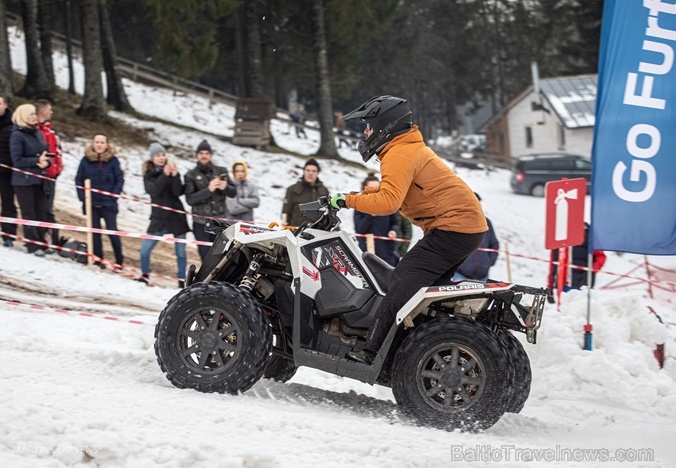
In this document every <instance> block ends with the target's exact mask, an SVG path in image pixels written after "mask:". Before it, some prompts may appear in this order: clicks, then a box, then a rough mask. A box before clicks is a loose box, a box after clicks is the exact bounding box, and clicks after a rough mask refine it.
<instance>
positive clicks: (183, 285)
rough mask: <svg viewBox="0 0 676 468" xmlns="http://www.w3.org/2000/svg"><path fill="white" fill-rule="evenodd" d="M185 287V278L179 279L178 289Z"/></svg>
mask: <svg viewBox="0 0 676 468" xmlns="http://www.w3.org/2000/svg"><path fill="white" fill-rule="evenodd" d="M183 288H185V280H178V289H183Z"/></svg>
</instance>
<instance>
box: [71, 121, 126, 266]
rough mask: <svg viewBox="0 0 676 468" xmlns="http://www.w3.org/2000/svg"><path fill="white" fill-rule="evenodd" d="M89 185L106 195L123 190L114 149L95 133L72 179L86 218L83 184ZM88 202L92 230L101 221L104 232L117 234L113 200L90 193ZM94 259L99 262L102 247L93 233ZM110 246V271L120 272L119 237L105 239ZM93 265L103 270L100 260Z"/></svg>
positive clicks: (120, 246)
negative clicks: (106, 193) (112, 254)
mask: <svg viewBox="0 0 676 468" xmlns="http://www.w3.org/2000/svg"><path fill="white" fill-rule="evenodd" d="M87 179H89V180H90V181H91V188H93V189H96V190H101V191H104V192H110V193H115V194H118V195H119V194H120V193H122V187H124V172H122V167H121V166H120V160H119V159H118V158H117V156H115V148H114V147H113V145H111V144H110V143H109V141H108V136H107V135H106V134H104V133H97V134H95V135H94V137H93V138H92V142H91V143H90V144H89V145H87V148H86V149H85V155H84V157H83V158H82V159H81V160H80V165H79V166H78V168H77V174H76V175H75V184H76V185H77V197H78V198H79V199H80V201H81V202H83V204H82V212H83V213H84V214H87V207H86V204H85V203H84V202H85V191H84V184H85V180H87ZM91 195H92V196H91V198H92V213H91V216H92V227H94V228H101V220H103V221H104V222H105V224H106V229H108V230H111V231H117V213H118V211H119V208H118V206H117V197H113V196H111V195H104V194H102V193H97V192H94V191H92V192H91ZM93 238H94V255H96V256H97V257H98V258H99V259H101V260H103V243H102V241H101V234H97V233H94V235H93ZM108 238H109V239H110V244H111V246H112V247H113V253H114V254H115V265H113V269H115V270H119V269H122V265H123V263H124V255H123V254H122V241H121V240H120V237H119V236H116V235H113V234H111V235H109V236H108ZM96 264H97V265H98V266H99V267H101V268H105V266H104V265H103V263H101V261H100V260H97V262H96Z"/></svg>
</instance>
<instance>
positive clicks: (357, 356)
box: [345, 349, 376, 366]
mask: <svg viewBox="0 0 676 468" xmlns="http://www.w3.org/2000/svg"><path fill="white" fill-rule="evenodd" d="M345 357H346V358H348V359H349V360H351V361H357V362H361V363H362V364H366V365H367V366H370V365H371V363H373V359H374V358H375V357H376V353H374V352H373V351H369V350H368V349H365V350H363V351H350V352H349V353H347V354H346V355H345Z"/></svg>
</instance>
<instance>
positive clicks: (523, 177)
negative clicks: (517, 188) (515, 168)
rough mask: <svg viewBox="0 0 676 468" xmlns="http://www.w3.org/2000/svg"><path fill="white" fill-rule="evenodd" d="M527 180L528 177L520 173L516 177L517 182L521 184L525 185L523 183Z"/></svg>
mask: <svg viewBox="0 0 676 468" xmlns="http://www.w3.org/2000/svg"><path fill="white" fill-rule="evenodd" d="M524 180H526V176H525V175H524V174H523V172H519V173H518V174H517V175H516V181H517V182H518V183H520V184H523V181H524Z"/></svg>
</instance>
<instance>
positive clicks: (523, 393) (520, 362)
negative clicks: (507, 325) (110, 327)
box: [498, 330, 532, 413]
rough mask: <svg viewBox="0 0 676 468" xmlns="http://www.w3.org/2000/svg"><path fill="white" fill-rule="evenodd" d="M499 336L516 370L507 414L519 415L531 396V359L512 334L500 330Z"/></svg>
mask: <svg viewBox="0 0 676 468" xmlns="http://www.w3.org/2000/svg"><path fill="white" fill-rule="evenodd" d="M498 335H499V336H500V339H501V340H502V342H503V345H504V347H505V350H506V351H507V355H508V357H509V360H510V361H511V362H512V367H513V368H514V385H512V387H511V393H510V397H509V403H507V409H506V412H508V413H519V412H521V410H522V409H523V406H524V405H525V404H526V400H528V395H529V394H530V384H531V379H532V374H531V370H530V359H528V354H526V350H525V349H523V346H522V345H521V342H520V341H519V340H518V339H517V337H516V336H514V335H513V334H512V333H511V332H509V331H507V330H500V332H499V333H498Z"/></svg>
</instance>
